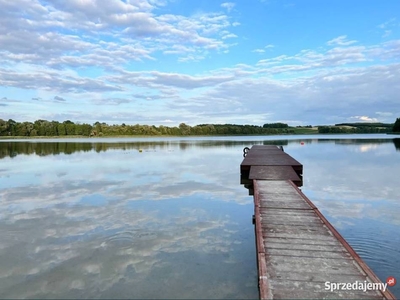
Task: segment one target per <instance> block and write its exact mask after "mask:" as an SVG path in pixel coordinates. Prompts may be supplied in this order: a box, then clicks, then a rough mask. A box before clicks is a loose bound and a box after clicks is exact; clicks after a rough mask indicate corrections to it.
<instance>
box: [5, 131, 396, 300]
mask: <svg viewBox="0 0 400 300" xmlns="http://www.w3.org/2000/svg"><path fill="white" fill-rule="evenodd" d="M394 137H395V136H389V135H344V136H273V137H271V136H268V137H265V136H263V137H254V136H252V137H215V138H213V137H202V138H138V139H124V138H118V139H117V138H115V139H114V138H113V139H68V140H62V139H57V140H23V141H16V140H13V141H5V140H0V236H1V243H0V298H242V299H245V298H257V297H258V289H257V268H256V255H255V254H256V253H255V244H254V228H253V225H252V223H251V217H252V214H253V203H252V201H253V199H252V196H248V191H247V190H246V189H245V188H244V187H243V186H241V185H240V174H239V170H240V169H239V165H240V163H241V161H242V159H243V157H242V149H243V148H244V147H246V146H251V145H254V144H276V145H283V146H284V148H285V151H286V152H287V153H289V154H290V155H291V156H293V157H294V158H295V159H297V160H298V161H300V162H301V163H302V164H303V165H304V173H303V175H304V186H303V188H302V190H303V192H304V193H305V194H306V195H307V196H308V197H309V198H310V199H311V200H312V201H313V202H314V203H315V204H316V205H317V207H318V208H319V209H320V210H321V212H322V213H323V214H324V215H325V216H326V217H327V218H328V220H329V221H330V222H331V223H332V224H333V225H334V226H335V227H336V228H337V229H338V231H339V232H340V233H341V234H342V235H343V236H344V237H345V238H346V239H347V241H348V242H349V243H350V244H351V246H352V247H353V248H354V249H355V250H356V251H357V252H358V253H359V254H360V256H361V257H362V258H363V259H364V260H365V261H366V262H367V263H368V265H369V266H370V267H371V268H372V269H373V270H374V272H375V273H376V274H377V275H378V276H379V277H380V278H381V280H383V281H386V278H387V277H389V276H394V277H396V278H397V281H398V282H399V280H400V184H399V182H400V180H399V179H400V139H397V140H395V139H394ZM301 141H302V142H304V145H301V144H300V142H301ZM139 149H143V151H142V152H139V151H138V150H139ZM399 287H400V284H399V283H397V285H396V286H395V287H394V288H392V289H391V291H392V292H393V293H394V294H395V295H396V296H397V297H398V298H400V288H399Z"/></svg>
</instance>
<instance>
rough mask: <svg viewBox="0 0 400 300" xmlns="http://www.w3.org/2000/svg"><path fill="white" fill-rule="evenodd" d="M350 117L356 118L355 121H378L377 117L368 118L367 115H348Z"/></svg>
mask: <svg viewBox="0 0 400 300" xmlns="http://www.w3.org/2000/svg"><path fill="white" fill-rule="evenodd" d="M350 118H351V119H354V120H357V121H362V122H378V119H376V118H370V117H368V116H354V117H350Z"/></svg>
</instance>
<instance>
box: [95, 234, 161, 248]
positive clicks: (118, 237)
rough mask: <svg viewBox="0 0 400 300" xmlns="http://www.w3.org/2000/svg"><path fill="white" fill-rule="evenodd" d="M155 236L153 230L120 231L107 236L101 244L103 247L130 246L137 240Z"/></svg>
mask: <svg viewBox="0 0 400 300" xmlns="http://www.w3.org/2000/svg"><path fill="white" fill-rule="evenodd" d="M155 237H156V233H155V232H151V231H146V230H132V231H121V232H117V233H115V234H113V235H111V236H108V237H107V238H106V239H105V241H104V242H103V243H102V244H101V245H102V246H103V247H107V246H113V247H118V248H130V247H132V246H134V245H135V243H137V242H138V241H146V240H152V239H154V238H155Z"/></svg>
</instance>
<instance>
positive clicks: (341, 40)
mask: <svg viewBox="0 0 400 300" xmlns="http://www.w3.org/2000/svg"><path fill="white" fill-rule="evenodd" d="M354 43H357V41H349V40H347V35H341V36H338V37H337V38H334V39H332V40H330V41H328V42H327V45H329V46H332V45H337V46H348V45H351V44H354Z"/></svg>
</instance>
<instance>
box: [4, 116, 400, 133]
mask: <svg viewBox="0 0 400 300" xmlns="http://www.w3.org/2000/svg"><path fill="white" fill-rule="evenodd" d="M297 127H299V126H297ZM311 127H312V126H311V125H309V126H305V127H304V128H311ZM298 129H299V128H296V127H290V126H289V125H288V124H285V123H266V124H264V125H262V126H257V125H237V124H200V125H195V126H190V125H187V124H185V123H181V124H179V126H172V127H169V126H164V125H160V126H154V125H139V124H136V125H126V124H125V123H122V124H121V125H117V124H113V125H109V124H106V123H104V122H103V123H100V122H96V123H94V124H87V123H78V122H77V123H74V122H72V121H70V120H67V121H64V122H58V121H47V120H36V121H35V122H16V121H14V120H12V119H9V120H8V121H5V120H2V119H0V136H20V137H38V136H44V137H63V136H87V137H97V136H99V137H101V136H125V135H126V136H163V135H164V136H191V135H273V134H297V133H302V132H300V131H299V130H298ZM390 132H399V133H400V118H397V119H396V122H395V123H394V124H386V123H341V124H336V125H335V126H319V127H318V133H390Z"/></svg>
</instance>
